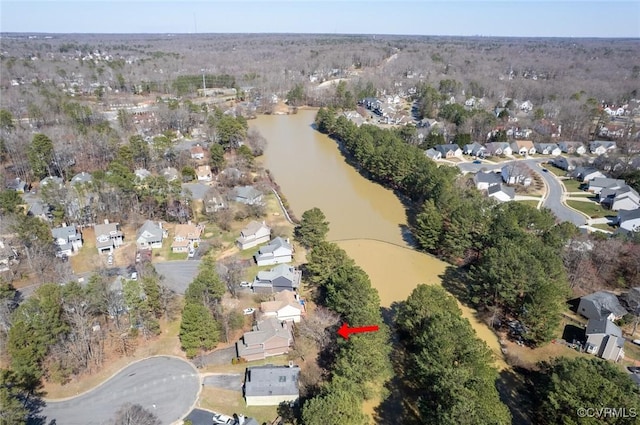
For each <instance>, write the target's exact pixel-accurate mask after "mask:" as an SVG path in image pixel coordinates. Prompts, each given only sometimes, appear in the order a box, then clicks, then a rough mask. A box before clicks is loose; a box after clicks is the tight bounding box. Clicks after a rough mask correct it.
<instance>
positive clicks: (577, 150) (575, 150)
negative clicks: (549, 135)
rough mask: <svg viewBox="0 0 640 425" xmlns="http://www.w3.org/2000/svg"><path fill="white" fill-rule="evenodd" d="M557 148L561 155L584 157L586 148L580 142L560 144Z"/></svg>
mask: <svg viewBox="0 0 640 425" xmlns="http://www.w3.org/2000/svg"><path fill="white" fill-rule="evenodd" d="M558 147H559V148H560V150H561V151H562V152H563V153H567V154H578V155H584V154H585V153H587V148H585V146H584V144H582V142H560V143H558Z"/></svg>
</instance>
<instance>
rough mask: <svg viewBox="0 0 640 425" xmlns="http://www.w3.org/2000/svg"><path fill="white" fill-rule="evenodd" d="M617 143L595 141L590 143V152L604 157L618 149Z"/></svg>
mask: <svg viewBox="0 0 640 425" xmlns="http://www.w3.org/2000/svg"><path fill="white" fill-rule="evenodd" d="M617 147H618V146H617V145H616V142H610V141H608V140H595V141H593V142H591V143H589V151H590V152H591V153H592V154H594V155H604V154H605V153H609V152H613V151H615V150H616V149H617Z"/></svg>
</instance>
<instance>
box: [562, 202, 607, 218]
mask: <svg viewBox="0 0 640 425" xmlns="http://www.w3.org/2000/svg"><path fill="white" fill-rule="evenodd" d="M567 205H569V206H570V207H571V208H573V209H575V210H578V211H580V212H582V213H584V214H586V215H588V216H589V217H591V218H601V217H607V216H609V215H612V211H611V210H608V209H605V208H603V207H602V205H600V204H599V203H597V202H594V201H592V200H585V201H577V200H568V201H567Z"/></svg>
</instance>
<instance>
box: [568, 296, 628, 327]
mask: <svg viewBox="0 0 640 425" xmlns="http://www.w3.org/2000/svg"><path fill="white" fill-rule="evenodd" d="M578 313H579V314H581V315H583V316H584V317H586V318H587V319H597V320H600V319H605V320H618V319H620V318H622V316H624V315H625V314H627V310H625V309H624V307H622V305H620V301H618V297H617V296H616V294H614V293H611V292H606V291H599V292H594V293H593V294H589V295H585V296H584V297H582V298H580V304H578Z"/></svg>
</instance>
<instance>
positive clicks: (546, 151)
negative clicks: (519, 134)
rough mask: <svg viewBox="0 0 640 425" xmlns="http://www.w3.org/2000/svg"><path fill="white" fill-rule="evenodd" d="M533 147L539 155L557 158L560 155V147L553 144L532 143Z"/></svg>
mask: <svg viewBox="0 0 640 425" xmlns="http://www.w3.org/2000/svg"><path fill="white" fill-rule="evenodd" d="M533 146H534V147H535V148H536V152H538V153H539V154H541V155H553V156H558V155H560V154H561V153H562V150H560V147H559V146H558V145H557V144H555V143H534V144H533Z"/></svg>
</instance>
